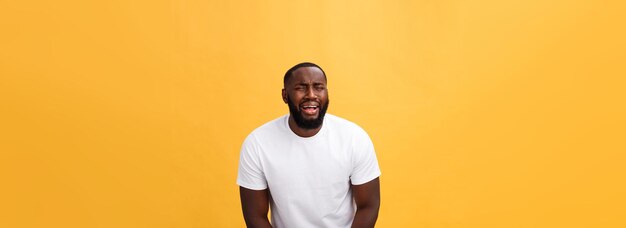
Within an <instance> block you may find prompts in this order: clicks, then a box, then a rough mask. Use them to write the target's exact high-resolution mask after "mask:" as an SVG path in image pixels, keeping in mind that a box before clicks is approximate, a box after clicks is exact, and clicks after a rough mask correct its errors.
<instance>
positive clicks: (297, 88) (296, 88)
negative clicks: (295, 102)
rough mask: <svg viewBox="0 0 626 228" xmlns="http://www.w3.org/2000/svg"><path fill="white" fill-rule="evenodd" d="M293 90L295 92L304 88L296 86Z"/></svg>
mask: <svg viewBox="0 0 626 228" xmlns="http://www.w3.org/2000/svg"><path fill="white" fill-rule="evenodd" d="M294 89H295V90H297V91H301V90H304V86H296V87H295V88H294Z"/></svg>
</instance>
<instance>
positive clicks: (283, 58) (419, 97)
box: [0, 0, 626, 228]
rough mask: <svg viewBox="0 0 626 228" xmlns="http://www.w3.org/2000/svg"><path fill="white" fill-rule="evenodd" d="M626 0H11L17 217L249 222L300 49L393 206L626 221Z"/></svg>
mask: <svg viewBox="0 0 626 228" xmlns="http://www.w3.org/2000/svg"><path fill="white" fill-rule="evenodd" d="M625 11H626V1H565V0H556V1H543V0H530V1H495V0H493V1H487V0H481V1H449V0H442V1H330V0H325V1H311V2H308V1H158V0H157V1H146V0H141V1H139V0H137V1H127V0H113V1H78V0H76V1H8V0H5V1H2V2H0V26H1V27H0V28H1V36H0V178H1V179H0V181H1V182H0V184H1V186H0V227H7V228H10V227H150V228H151V227H243V226H244V223H243V219H242V216H241V212H240V205H239V198H238V197H239V196H238V191H237V189H238V187H237V185H236V184H235V179H236V172H237V162H238V156H239V147H240V145H241V142H242V141H243V139H244V137H245V136H246V135H247V134H248V133H249V132H250V131H252V130H253V129H254V128H256V127H258V126H260V125H261V124H263V123H265V122H267V121H269V120H272V119H274V118H276V117H278V116H280V115H283V114H285V113H287V107H286V106H285V105H284V104H283V103H282V101H281V97H280V89H281V88H282V76H283V74H284V72H285V71H286V70H287V69H288V68H289V67H291V66H292V65H294V64H296V63H298V62H302V61H312V62H315V63H318V64H320V65H321V66H322V67H324V69H325V71H326V72H327V74H328V79H329V95H330V99H331V100H332V102H331V103H332V104H331V106H330V108H329V113H333V114H335V115H338V116H341V117H344V118H347V119H349V120H351V121H353V122H356V123H357V124H359V125H361V126H362V127H363V128H365V129H366V130H367V131H368V132H369V134H370V136H371V137H372V139H373V141H374V143H375V146H376V149H377V154H378V157H379V163H380V166H381V168H382V171H383V175H382V177H381V183H382V208H381V211H380V217H379V222H378V227H481V228H482V227H626V197H625V195H626V186H625V179H626V171H625V170H626V168H624V164H625V163H626V156H625V155H624V152H626V146H625V143H624V141H625V139H626V137H625V136H626V134H625V133H624V129H625V127H626V121H625V119H626V118H624V116H626V102H624V98H626V94H625V92H624V90H625V88H624V87H625V86H626V83H625V79H624V76H626V70H625V65H626V64H625V61H626V45H625V40H626V33H625V28H626V24H625V23H624V22H625V19H626V17H625V16H624V12H625Z"/></svg>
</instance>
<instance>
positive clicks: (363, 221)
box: [352, 177, 380, 228]
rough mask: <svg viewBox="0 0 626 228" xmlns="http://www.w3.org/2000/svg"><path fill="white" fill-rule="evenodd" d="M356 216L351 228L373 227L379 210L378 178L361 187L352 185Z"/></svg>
mask: <svg viewBox="0 0 626 228" xmlns="http://www.w3.org/2000/svg"><path fill="white" fill-rule="evenodd" d="M352 195H353V197H354V202H355V203H356V207H357V209H356V214H355V215H354V221H353V222H352V228H362V227H363V228H365V227H367V228H369V227H374V224H376V219H377V218H378V209H379V208H380V182H379V179H378V177H377V178H376V179H374V180H371V181H370V182H367V183H365V184H361V185H352Z"/></svg>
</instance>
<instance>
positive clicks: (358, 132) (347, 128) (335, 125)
mask: <svg viewBox="0 0 626 228" xmlns="http://www.w3.org/2000/svg"><path fill="white" fill-rule="evenodd" d="M324 121H325V123H326V121H327V123H328V125H329V126H330V127H331V128H332V129H333V130H334V131H339V132H342V133H345V134H350V135H354V136H362V137H363V136H364V137H367V138H369V136H368V135H367V132H366V131H365V130H364V129H363V128H362V127H361V126H359V125H358V124H356V123H354V122H352V121H349V120H347V119H344V118H341V117H338V116H335V115H332V114H326V116H325V119H324Z"/></svg>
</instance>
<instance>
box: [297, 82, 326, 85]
mask: <svg viewBox="0 0 626 228" xmlns="http://www.w3.org/2000/svg"><path fill="white" fill-rule="evenodd" d="M310 84H313V85H324V82H311V83H308V82H296V83H295V84H294V85H310Z"/></svg>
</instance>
